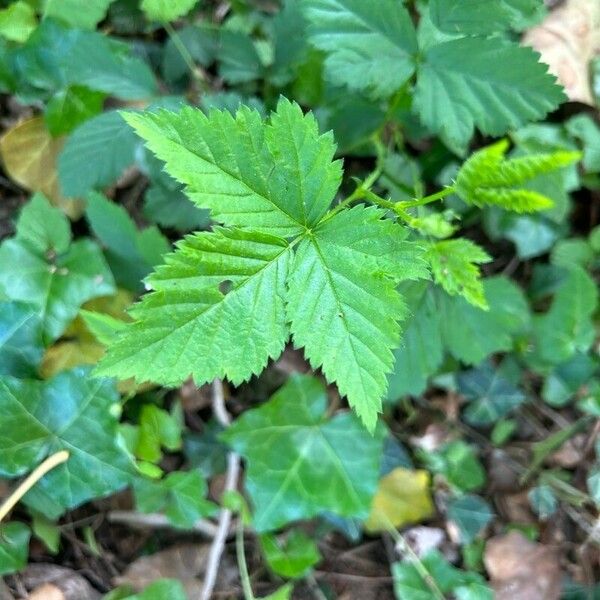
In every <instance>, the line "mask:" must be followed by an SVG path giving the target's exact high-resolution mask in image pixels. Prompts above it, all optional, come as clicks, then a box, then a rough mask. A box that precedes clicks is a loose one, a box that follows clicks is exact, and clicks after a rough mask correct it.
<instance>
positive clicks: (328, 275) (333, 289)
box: [310, 236, 367, 397]
mask: <svg viewBox="0 0 600 600" xmlns="http://www.w3.org/2000/svg"><path fill="white" fill-rule="evenodd" d="M310 241H311V243H312V244H313V245H314V247H315V250H316V251H317V255H318V257H319V260H320V261H321V265H322V267H323V271H324V273H325V277H326V279H327V281H328V283H329V286H330V288H331V293H332V295H333V297H334V298H335V302H336V305H337V307H338V310H339V313H340V314H341V315H342V317H341V318H342V321H343V322H344V329H345V330H346V333H347V336H348V341H349V343H350V347H351V348H352V354H353V356H354V361H355V363H356V364H359V361H358V355H357V353H356V348H355V347H354V334H352V333H351V332H350V329H349V328H348V321H347V319H346V311H345V310H344V304H342V302H341V300H340V298H339V296H338V293H337V290H336V287H335V284H334V281H333V278H332V276H331V272H330V269H329V267H328V265H327V263H326V262H325V257H324V256H323V253H322V252H321V248H320V247H319V244H318V242H317V240H316V238H315V237H314V236H312V237H311V240H310ZM338 274H339V275H341V276H342V277H344V278H345V279H346V280H348V279H347V278H346V277H345V276H344V275H343V274H340V273H338ZM350 283H352V284H353V285H354V282H350ZM359 372H360V382H361V386H362V393H363V397H365V396H367V390H366V388H365V382H364V379H363V377H362V371H361V369H359Z"/></svg>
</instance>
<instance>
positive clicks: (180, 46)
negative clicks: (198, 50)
mask: <svg viewBox="0 0 600 600" xmlns="http://www.w3.org/2000/svg"><path fill="white" fill-rule="evenodd" d="M164 28H165V31H166V32H167V34H168V36H169V37H170V38H171V40H172V41H173V45H174V46H175V48H177V51H178V52H179V54H180V55H181V58H182V59H183V62H184V63H185V64H186V66H187V68H188V69H189V71H190V74H191V76H192V78H193V79H194V81H196V82H197V83H198V84H200V86H202V87H204V85H205V81H204V78H203V77H202V76H201V75H200V73H199V72H198V69H197V68H196V64H195V63H194V59H193V58H192V55H191V54H190V53H189V51H188V49H187V48H186V46H185V44H184V43H183V41H182V39H181V37H179V34H178V33H177V31H176V30H175V29H174V28H173V26H172V25H171V23H165V24H164Z"/></svg>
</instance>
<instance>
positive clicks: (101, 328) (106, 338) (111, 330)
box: [79, 310, 126, 346]
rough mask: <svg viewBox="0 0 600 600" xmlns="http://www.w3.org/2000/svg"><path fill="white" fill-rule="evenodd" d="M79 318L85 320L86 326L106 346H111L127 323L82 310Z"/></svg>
mask: <svg viewBox="0 0 600 600" xmlns="http://www.w3.org/2000/svg"><path fill="white" fill-rule="evenodd" d="M79 316H80V317H81V318H82V319H83V320H84V322H85V326H86V327H87V328H88V329H89V331H90V333H91V334H92V335H93V336H94V338H96V340H98V341H99V342H100V343H101V344H103V345H104V346H108V345H109V344H111V343H112V342H113V341H114V340H115V339H116V337H117V334H118V333H119V332H120V331H122V330H123V329H124V328H125V324H126V322H125V321H123V320H121V319H117V318H115V317H112V316H111V315H105V314H103V313H99V312H92V311H89V310H80V311H79Z"/></svg>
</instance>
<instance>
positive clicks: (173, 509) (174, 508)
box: [133, 471, 216, 529]
mask: <svg viewBox="0 0 600 600" xmlns="http://www.w3.org/2000/svg"><path fill="white" fill-rule="evenodd" d="M133 488H134V491H135V502H136V508H137V510H139V511H141V512H145V513H152V512H157V511H164V513H165V515H166V516H167V517H168V518H169V520H170V521H171V523H172V524H173V525H175V526H176V527H181V528H182V529H189V528H191V527H192V526H193V525H194V523H196V521H198V519H200V518H201V517H207V516H210V515H212V514H214V512H215V508H216V507H215V505H214V504H213V503H212V502H209V501H208V500H206V494H207V492H208V486H207V484H206V481H205V480H204V478H203V477H202V475H201V474H200V472H199V471H187V472H183V471H176V472H173V473H169V474H168V475H167V476H166V477H165V478H164V479H162V480H160V481H153V480H150V479H139V480H137V481H136V482H134V486H133Z"/></svg>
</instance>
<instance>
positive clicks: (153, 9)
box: [140, 0, 198, 23]
mask: <svg viewBox="0 0 600 600" xmlns="http://www.w3.org/2000/svg"><path fill="white" fill-rule="evenodd" d="M197 2H198V0H142V3H141V5H140V6H141V9H142V10H143V11H144V12H145V13H146V16H147V17H148V19H150V20H151V21H161V22H163V23H167V22H169V21H175V19H179V18H180V17H183V16H184V15H185V14H187V13H188V12H190V10H192V8H193V7H194V5H195V4H196V3H197Z"/></svg>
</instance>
